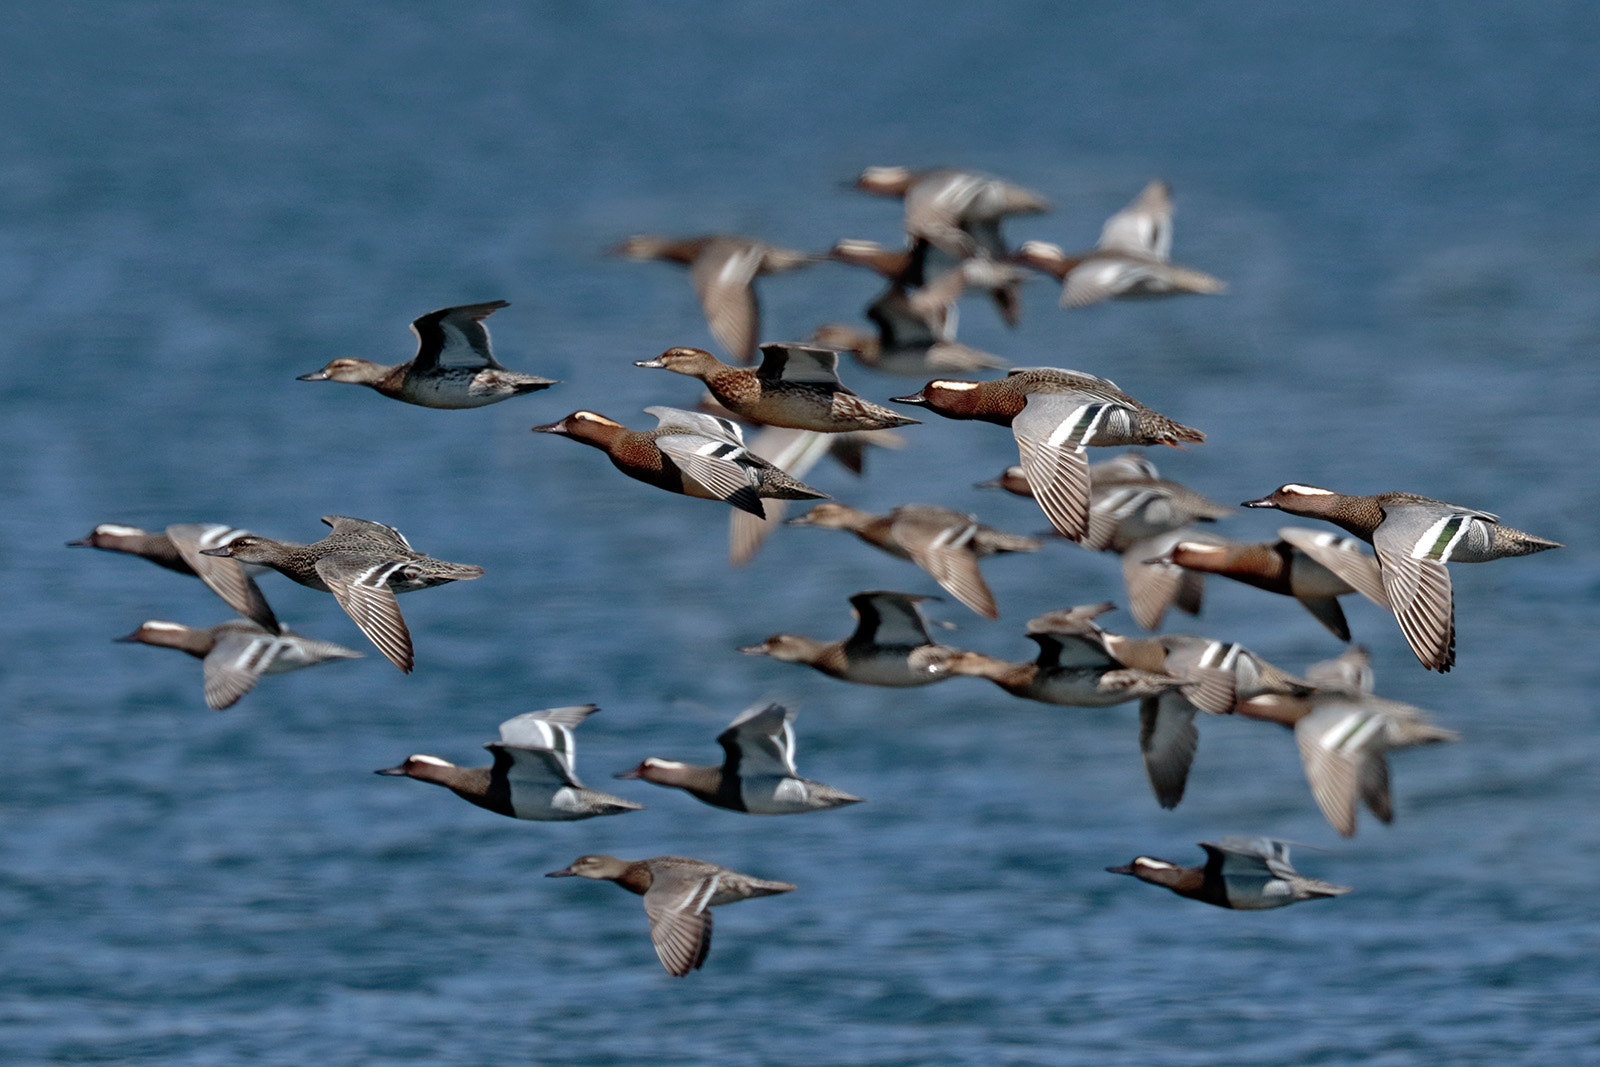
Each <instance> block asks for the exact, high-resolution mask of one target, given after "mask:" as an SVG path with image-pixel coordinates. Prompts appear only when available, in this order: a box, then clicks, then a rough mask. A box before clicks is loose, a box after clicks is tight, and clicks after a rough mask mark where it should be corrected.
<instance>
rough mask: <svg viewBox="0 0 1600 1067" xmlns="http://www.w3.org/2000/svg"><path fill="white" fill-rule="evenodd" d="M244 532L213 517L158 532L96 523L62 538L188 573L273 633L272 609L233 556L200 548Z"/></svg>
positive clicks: (275, 622) (74, 545) (276, 626)
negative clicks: (84, 531)
mask: <svg viewBox="0 0 1600 1067" xmlns="http://www.w3.org/2000/svg"><path fill="white" fill-rule="evenodd" d="M247 533H249V531H248V530H237V529H234V528H233V527H232V526H225V525H223V524H222V523H219V522H181V523H175V524H174V525H171V526H168V527H167V528H166V531H165V532H163V533H151V532H150V531H148V530H141V529H139V528H138V527H137V526H122V525H120V524H118V523H114V522H102V523H101V524H100V525H98V526H96V527H95V528H94V529H93V530H90V531H89V535H88V536H87V537H82V538H79V539H78V540H76V541H68V542H67V547H69V548H99V549H104V550H105V551H107V552H124V553H127V554H128V555H130V556H138V557H140V558H141V559H147V560H149V561H150V562H151V563H154V564H156V565H157V566H160V567H165V568H166V569H167V570H169V571H177V572H178V573H179V574H188V575H193V576H194V577H196V578H199V579H200V580H201V581H203V582H205V583H206V585H207V586H209V587H210V589H211V591H212V592H214V593H216V594H217V595H218V596H220V597H221V598H222V599H223V600H225V601H227V603H228V606H229V607H230V608H232V609H233V610H234V611H237V612H238V613H239V614H240V615H243V616H244V617H245V618H247V619H249V620H251V621H252V622H254V623H255V624H256V625H257V626H260V627H262V628H263V629H265V630H267V631H268V632H269V633H277V632H278V631H279V629H280V626H279V623H278V619H277V616H275V615H274V614H273V613H272V608H271V606H270V605H269V604H268V603H267V598H266V597H264V596H262V595H261V590H260V589H259V588H258V587H257V586H256V583H255V580H254V579H253V578H251V577H250V575H248V574H246V573H245V569H244V567H243V566H241V565H240V563H239V561H238V560H234V559H219V558H218V557H216V556H212V555H207V554H206V553H205V550H206V549H208V548H217V547H219V546H221V545H226V544H230V543H231V542H232V541H233V539H234V538H236V537H243V536H244V535H246V534H247Z"/></svg>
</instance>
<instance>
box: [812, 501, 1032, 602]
mask: <svg viewBox="0 0 1600 1067" xmlns="http://www.w3.org/2000/svg"><path fill="white" fill-rule="evenodd" d="M789 524H790V525H791V526H817V527H821V528H822V529H826V530H849V531H850V532H851V533H853V534H855V535H856V536H857V537H859V538H861V540H863V541H865V542H866V543H867V544H869V545H872V546H873V547H874V548H880V549H882V550H883V551H885V552H887V553H889V554H890V555H891V556H898V557H900V558H901V559H908V560H910V561H911V562H912V563H915V564H916V565H917V566H919V567H921V568H922V569H923V570H925V571H927V572H928V573H929V574H930V575H932V576H933V579H934V581H936V582H938V583H939V585H940V586H942V587H943V588H944V590H945V591H946V592H947V593H949V594H950V595H951V596H953V597H955V598H956V599H957V600H959V601H961V603H963V604H965V605H966V606H967V607H969V608H971V609H972V610H973V611H975V612H977V613H978V614H979V615H982V616H983V617H984V618H986V619H997V618H999V617H1000V611H999V608H998V607H997V606H996V605H995V600H994V593H992V592H991V591H990V590H989V585H988V583H987V582H985V581H984V580H983V573H982V572H981V571H980V570H979V569H978V561H979V560H980V559H982V558H983V557H984V556H991V555H996V554H998V553H1002V552H1033V551H1036V550H1037V549H1038V548H1039V544H1040V542H1038V541H1036V540H1035V539H1033V538H1031V537H1021V536H1019V535H1017V534H1009V533H1005V532H1004V531H1001V530H996V529H994V528H992V527H989V526H985V525H983V524H982V523H980V522H978V521H977V520H976V519H974V518H973V517H972V516H971V515H965V514H962V513H961V512H959V511H951V510H950V509H949V508H940V507H934V506H932V505H928V504H902V505H900V506H899V507H897V508H895V509H894V510H893V511H891V512H889V513H888V514H887V515H873V514H871V513H869V512H865V511H861V510H858V509H856V508H852V507H847V506H845V505H844V504H835V503H825V504H818V505H816V506H815V507H813V508H812V509H811V510H810V511H808V512H806V513H805V514H804V515H801V516H800V517H799V518H795V519H790V520H789Z"/></svg>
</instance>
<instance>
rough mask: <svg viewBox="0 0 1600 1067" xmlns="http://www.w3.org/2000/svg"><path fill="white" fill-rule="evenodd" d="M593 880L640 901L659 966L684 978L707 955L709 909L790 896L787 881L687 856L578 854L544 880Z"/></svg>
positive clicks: (709, 932)
mask: <svg viewBox="0 0 1600 1067" xmlns="http://www.w3.org/2000/svg"><path fill="white" fill-rule="evenodd" d="M573 876H576V877H579V878H593V879H595V880H597V881H602V882H615V883H617V884H618V885H620V886H621V887H622V888H624V889H626V890H627V891H628V892H630V893H637V894H638V895H639V896H641V897H643V898H644V911H645V914H646V915H647V916H649V918H650V940H651V942H652V943H653V944H654V945H655V948H656V955H657V956H658V957H660V959H661V965H662V966H663V967H665V968H666V969H667V973H668V974H670V975H672V976H673V977H674V978H683V977H686V976H687V975H688V973H689V972H690V971H692V970H694V969H696V968H697V967H700V966H701V965H702V964H704V963H705V962H706V954H707V953H708V952H710V951H711V913H710V912H709V911H708V910H707V909H709V908H714V907H717V906H719V905H722V904H732V903H734V902H735V901H739V900H749V899H750V898H751V897H767V896H772V895H773V894H775V893H788V892H790V891H791V890H793V889H794V888H795V887H794V886H793V885H791V884H789V883H788V882H772V881H768V880H767V879H765V878H753V877H751V876H750V875H748V874H740V873H739V872H738V871H735V870H730V869H729V868H727V867H719V866H718V865H717V864H715V863H707V862H706V861H705V860H697V859H689V858H688V857H685V856H654V857H652V858H650V859H647V860H620V859H617V858H616V857H615V856H579V857H578V858H577V859H575V860H573V861H572V864H571V865H570V866H567V867H563V868H562V869H561V870H559V871H551V872H550V873H549V874H547V875H545V877H546V878H568V877H573Z"/></svg>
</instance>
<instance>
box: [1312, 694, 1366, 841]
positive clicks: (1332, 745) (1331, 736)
mask: <svg viewBox="0 0 1600 1067" xmlns="http://www.w3.org/2000/svg"><path fill="white" fill-rule="evenodd" d="M1386 729H1387V727H1386V725H1385V721H1384V717H1383V715H1382V713H1381V712H1380V711H1378V710H1376V709H1375V708H1374V707H1372V706H1370V705H1368V704H1366V703H1365V702H1364V701H1362V700H1360V699H1342V698H1336V699H1319V700H1318V701H1317V702H1316V707H1315V709H1314V710H1313V711H1312V712H1311V714H1309V715H1307V716H1305V717H1304V718H1302V719H1301V720H1300V721H1299V722H1298V723H1296V724H1295V727H1294V738H1295V743H1296V745H1297V746H1298V747H1299V749H1300V762H1301V763H1302V764H1304V766H1305V771H1306V782H1307V783H1308V784H1309V785H1310V786H1311V795H1312V796H1313V797H1315V798H1316V801H1317V807H1319V808H1321V809H1322V814H1323V817H1324V818H1326V819H1327V820H1328V823H1329V825H1331V826H1332V827H1333V828H1334V830H1336V831H1337V832H1338V833H1339V835H1340V836H1341V837H1353V836H1354V835H1355V832H1356V798H1357V797H1358V796H1361V795H1362V793H1363V787H1362V783H1363V782H1364V781H1367V780H1369V779H1372V778H1373V777H1374V772H1373V771H1372V770H1371V769H1370V765H1371V764H1373V763H1379V764H1382V763H1383V762H1384V751H1385V745H1384V735H1385V732H1386ZM1387 779H1388V770H1387V768H1386V767H1385V768H1384V769H1383V771H1382V780H1383V782H1384V783H1385V785H1386V783H1387ZM1379 806H1381V807H1383V808H1387V807H1388V792H1387V788H1385V789H1384V792H1383V796H1382V797H1381V799H1380V804H1379V805H1377V806H1374V807H1375V810H1376V809H1377V807H1379ZM1385 821H1387V820H1385Z"/></svg>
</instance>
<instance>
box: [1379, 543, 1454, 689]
mask: <svg viewBox="0 0 1600 1067" xmlns="http://www.w3.org/2000/svg"><path fill="white" fill-rule="evenodd" d="M1383 532H1384V528H1383V527H1382V526H1380V527H1378V532H1377V534H1375V535H1374V546H1373V547H1375V548H1376V549H1377V550H1378V566H1379V567H1381V568H1382V571H1383V591H1384V593H1385V595H1386V596H1387V597H1388V599H1389V605H1390V607H1391V608H1393V609H1394V617H1395V618H1396V619H1397V620H1399V623H1400V632H1401V633H1403V634H1405V637H1406V641H1407V642H1408V643H1409V644H1410V645H1411V651H1413V652H1415V653H1416V654H1417V659H1419V660H1420V661H1422V665H1423V666H1424V667H1427V668H1428V669H1429V670H1434V671H1448V670H1449V669H1450V668H1451V666H1452V665H1453V664H1454V663H1455V659H1456V620H1455V600H1454V597H1453V596H1452V594H1451V591H1450V572H1449V570H1447V569H1446V568H1445V565H1444V564H1443V563H1439V562H1436V561H1434V560H1431V559H1417V558H1415V557H1414V556H1410V555H1406V554H1404V553H1403V552H1397V551H1394V550H1392V549H1390V548H1388V547H1386V546H1385V545H1382V544H1378V543H1377V541H1378V539H1379V538H1381V537H1382V536H1383Z"/></svg>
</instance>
